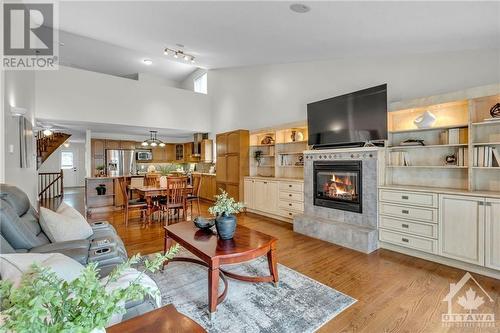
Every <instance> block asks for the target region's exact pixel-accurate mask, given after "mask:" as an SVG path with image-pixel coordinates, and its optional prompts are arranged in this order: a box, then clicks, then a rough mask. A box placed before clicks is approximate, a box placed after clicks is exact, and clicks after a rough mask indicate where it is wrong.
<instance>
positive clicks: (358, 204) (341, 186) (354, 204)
mask: <svg viewBox="0 0 500 333" xmlns="http://www.w3.org/2000/svg"><path fill="white" fill-rule="evenodd" d="M361 163H362V161H316V162H314V205H315V206H322V207H328V208H335V209H341V210H347V211H351V212H356V213H361V212H362V200H361V198H362V196H361V194H362V193H361V169H362V164H361Z"/></svg>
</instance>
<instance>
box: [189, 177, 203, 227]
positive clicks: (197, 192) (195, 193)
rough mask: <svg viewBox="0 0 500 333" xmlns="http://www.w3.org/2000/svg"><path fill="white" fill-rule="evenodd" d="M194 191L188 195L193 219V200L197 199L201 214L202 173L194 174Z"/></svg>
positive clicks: (199, 213)
mask: <svg viewBox="0 0 500 333" xmlns="http://www.w3.org/2000/svg"><path fill="white" fill-rule="evenodd" d="M192 177H193V178H192V185H193V192H192V193H191V194H188V195H187V199H186V200H187V202H188V203H189V209H190V211H191V219H193V201H196V204H197V208H198V215H201V209H200V190H201V179H202V178H201V174H193V176H192Z"/></svg>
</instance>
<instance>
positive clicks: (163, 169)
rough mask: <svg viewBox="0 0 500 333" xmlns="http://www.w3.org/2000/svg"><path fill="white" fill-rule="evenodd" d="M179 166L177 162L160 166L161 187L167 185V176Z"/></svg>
mask: <svg viewBox="0 0 500 333" xmlns="http://www.w3.org/2000/svg"><path fill="white" fill-rule="evenodd" d="M176 168H177V166H176V165H175V164H167V165H162V166H160V167H159V172H160V174H161V176H160V187H167V177H168V176H170V174H171V173H172V171H175V169H176Z"/></svg>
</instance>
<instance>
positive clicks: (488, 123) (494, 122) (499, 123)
mask: <svg viewBox="0 0 500 333" xmlns="http://www.w3.org/2000/svg"><path fill="white" fill-rule="evenodd" d="M471 125H474V126H485V125H486V126H487V125H500V119H498V120H490V121H479V122H476V123H472V124H471Z"/></svg>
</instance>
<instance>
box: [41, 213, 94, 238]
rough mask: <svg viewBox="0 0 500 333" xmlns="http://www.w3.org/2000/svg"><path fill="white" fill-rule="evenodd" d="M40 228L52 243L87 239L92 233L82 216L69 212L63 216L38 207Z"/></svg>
mask: <svg viewBox="0 0 500 333" xmlns="http://www.w3.org/2000/svg"><path fill="white" fill-rule="evenodd" d="M65 214H66V215H65ZM40 226H41V227H42V229H43V232H44V233H45V234H46V235H47V237H49V239H50V241H51V242H52V243H55V242H65V241H71V240H80V239H87V238H88V237H90V236H92V234H93V233H94V231H93V230H92V227H91V226H90V224H88V222H87V221H86V220H85V218H83V216H82V215H80V214H78V216H76V215H75V214H74V213H73V212H71V211H69V210H64V214H63V213H57V212H54V211H52V210H50V209H47V208H45V207H40Z"/></svg>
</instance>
